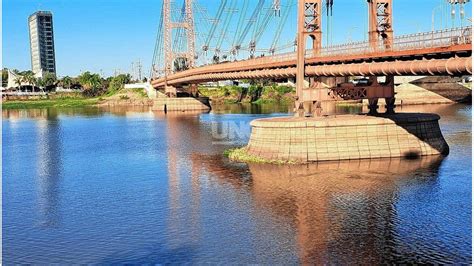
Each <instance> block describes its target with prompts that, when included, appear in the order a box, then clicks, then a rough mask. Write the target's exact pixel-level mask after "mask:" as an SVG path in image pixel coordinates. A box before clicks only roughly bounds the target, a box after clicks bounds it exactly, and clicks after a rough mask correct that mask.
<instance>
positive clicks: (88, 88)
mask: <svg viewBox="0 0 474 266" xmlns="http://www.w3.org/2000/svg"><path fill="white" fill-rule="evenodd" d="M78 80H79V84H81V86H82V89H83V93H84V95H86V96H98V95H101V94H102V93H103V87H102V78H101V77H100V76H99V74H92V73H90V72H89V71H87V72H84V73H82V74H81V75H80V76H79V77H78Z"/></svg>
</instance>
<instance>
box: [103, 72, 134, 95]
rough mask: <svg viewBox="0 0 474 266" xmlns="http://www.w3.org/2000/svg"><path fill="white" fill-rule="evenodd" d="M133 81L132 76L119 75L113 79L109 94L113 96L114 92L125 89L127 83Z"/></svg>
mask: <svg viewBox="0 0 474 266" xmlns="http://www.w3.org/2000/svg"><path fill="white" fill-rule="evenodd" d="M131 79H132V77H131V76H130V74H120V75H117V76H116V77H114V78H112V80H111V81H110V83H109V86H108V90H107V93H108V94H113V93H114V92H116V91H119V90H121V89H123V87H124V85H125V84H127V83H130V80H131Z"/></svg>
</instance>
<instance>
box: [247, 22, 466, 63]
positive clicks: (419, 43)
mask: <svg viewBox="0 0 474 266" xmlns="http://www.w3.org/2000/svg"><path fill="white" fill-rule="evenodd" d="M471 41H472V28H471V27H463V28H453V29H446V30H438V31H433V32H423V33H415V34H408V35H401V36H397V37H394V38H393V42H392V44H391V45H390V46H385V45H384V44H383V43H382V42H381V41H380V42H378V43H377V44H376V45H375V46H374V48H372V46H371V43H370V42H368V41H361V42H353V43H347V44H339V45H332V46H326V47H323V48H321V51H320V53H319V54H316V53H314V51H313V50H307V51H306V57H307V58H314V57H329V56H345V55H363V54H370V53H375V52H379V51H380V52H382V51H383V52H387V51H403V50H412V49H425V48H436V47H447V46H451V45H454V44H469V43H471ZM291 60H296V53H295V52H289V53H284V54H279V55H273V56H264V57H259V58H254V59H250V60H245V61H246V62H248V63H249V64H250V62H252V64H266V63H276V62H285V61H291Z"/></svg>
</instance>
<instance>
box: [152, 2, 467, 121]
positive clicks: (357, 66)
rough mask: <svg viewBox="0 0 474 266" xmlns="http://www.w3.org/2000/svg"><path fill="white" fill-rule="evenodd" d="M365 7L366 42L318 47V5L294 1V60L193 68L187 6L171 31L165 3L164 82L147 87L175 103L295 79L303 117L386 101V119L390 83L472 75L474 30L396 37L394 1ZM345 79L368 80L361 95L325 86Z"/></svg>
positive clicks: (358, 91) (257, 60) (280, 58)
mask: <svg viewBox="0 0 474 266" xmlns="http://www.w3.org/2000/svg"><path fill="white" fill-rule="evenodd" d="M274 2H279V1H274ZM367 2H368V8H369V41H367V42H358V43H350V44H342V45H333V46H327V47H322V24H321V21H322V15H321V14H322V7H323V3H322V0H298V23H297V25H298V27H297V41H296V44H297V45H296V46H297V51H296V52H291V53H283V54H277V55H272V56H263V57H258V58H252V59H247V60H235V61H233V62H225V63H216V64H208V65H200V66H196V65H195V59H196V53H195V52H194V51H195V48H194V43H195V42H194V36H195V35H194V24H193V13H192V12H193V11H192V7H193V6H192V1H191V0H186V1H185V6H184V7H185V8H184V9H183V10H184V11H185V12H184V13H183V17H184V20H183V21H184V22H181V23H172V22H171V20H170V14H169V13H170V12H171V9H170V5H171V4H170V0H164V7H163V8H164V9H163V12H164V13H163V23H164V25H165V26H164V31H165V32H164V33H163V35H164V39H165V40H164V53H165V64H164V68H165V69H164V71H163V74H164V75H163V76H161V77H156V78H155V79H153V80H152V85H153V87H155V88H156V89H159V90H164V91H165V92H166V94H167V95H168V96H170V97H173V96H176V91H177V88H188V90H189V91H190V92H191V93H192V92H193V89H192V88H193V87H194V86H195V85H196V84H199V83H203V82H209V81H219V80H234V79H259V78H270V79H275V80H281V79H286V78H294V77H296V84H297V95H298V99H297V107H298V108H299V109H301V110H302V109H303V108H304V109H305V110H306V112H311V109H312V108H311V106H313V107H315V108H317V104H316V103H317V102H323V101H326V100H331V99H333V98H335V97H339V98H342V99H364V98H366V99H369V100H370V102H371V106H372V107H374V106H375V105H376V103H377V99H378V98H385V99H386V101H387V105H388V112H391V111H393V108H390V107H393V102H394V85H393V76H403V75H410V76H412V75H466V74H471V73H472V28H471V27H464V28H453V29H446V30H439V31H433V32H426V33H417V34H410V35H404V36H398V37H393V29H392V0H368V1H367ZM329 3H331V4H332V1H327V5H326V8H329V6H330V5H329ZM221 5H222V4H221ZM166 13H168V14H166ZM216 21H219V19H216ZM173 28H182V29H184V31H185V32H186V34H185V36H186V38H187V51H186V52H185V53H181V54H179V53H174V52H173V47H172V44H171V37H172V33H171V31H172V29H173ZM211 30H212V29H211ZM244 30H245V29H244ZM308 37H310V40H311V41H312V48H311V49H309V50H308V49H306V47H307V46H306V41H307V39H308ZM254 43H255V42H254ZM251 45H252V42H251ZM251 45H250V46H251ZM252 49H253V52H255V47H251V48H250V50H251V51H252ZM234 51H235V49H234ZM273 51H274V50H273ZM252 57H253V54H252ZM178 58H181V59H184V62H185V63H186V67H185V70H183V71H176V70H173V65H176V59H178ZM349 76H370V77H372V78H371V79H370V83H369V84H368V85H367V86H365V87H359V86H355V85H348V84H340V83H338V81H337V80H336V79H324V77H349ZM377 76H385V77H386V79H385V82H384V83H379V82H377ZM305 80H306V81H305ZM308 82H309V86H308V85H307V84H308ZM305 103H307V104H308V106H306V105H305ZM315 108H313V111H314V109H315Z"/></svg>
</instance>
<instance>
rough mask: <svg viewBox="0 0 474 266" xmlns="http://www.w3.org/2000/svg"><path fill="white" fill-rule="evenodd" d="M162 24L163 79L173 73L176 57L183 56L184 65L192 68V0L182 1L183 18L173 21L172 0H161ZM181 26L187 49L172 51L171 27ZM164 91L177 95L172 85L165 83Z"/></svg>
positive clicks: (193, 41)
mask: <svg viewBox="0 0 474 266" xmlns="http://www.w3.org/2000/svg"><path fill="white" fill-rule="evenodd" d="M163 1H164V2H163V25H164V50H165V80H166V79H167V77H168V76H169V75H171V74H173V73H174V69H173V67H174V63H175V61H176V59H178V57H180V58H185V60H186V67H187V68H193V67H194V61H195V58H194V57H195V47H194V46H195V40H194V16H193V8H192V6H193V0H185V1H184V20H183V21H181V22H174V21H172V19H171V10H172V8H171V2H172V0H163ZM178 28H182V29H184V30H185V31H186V43H187V50H186V51H185V52H184V53H176V52H174V51H173V46H172V43H173V29H178ZM165 93H166V94H167V95H168V96H170V97H176V96H177V90H176V88H175V87H173V86H169V85H168V84H166V85H165Z"/></svg>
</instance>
